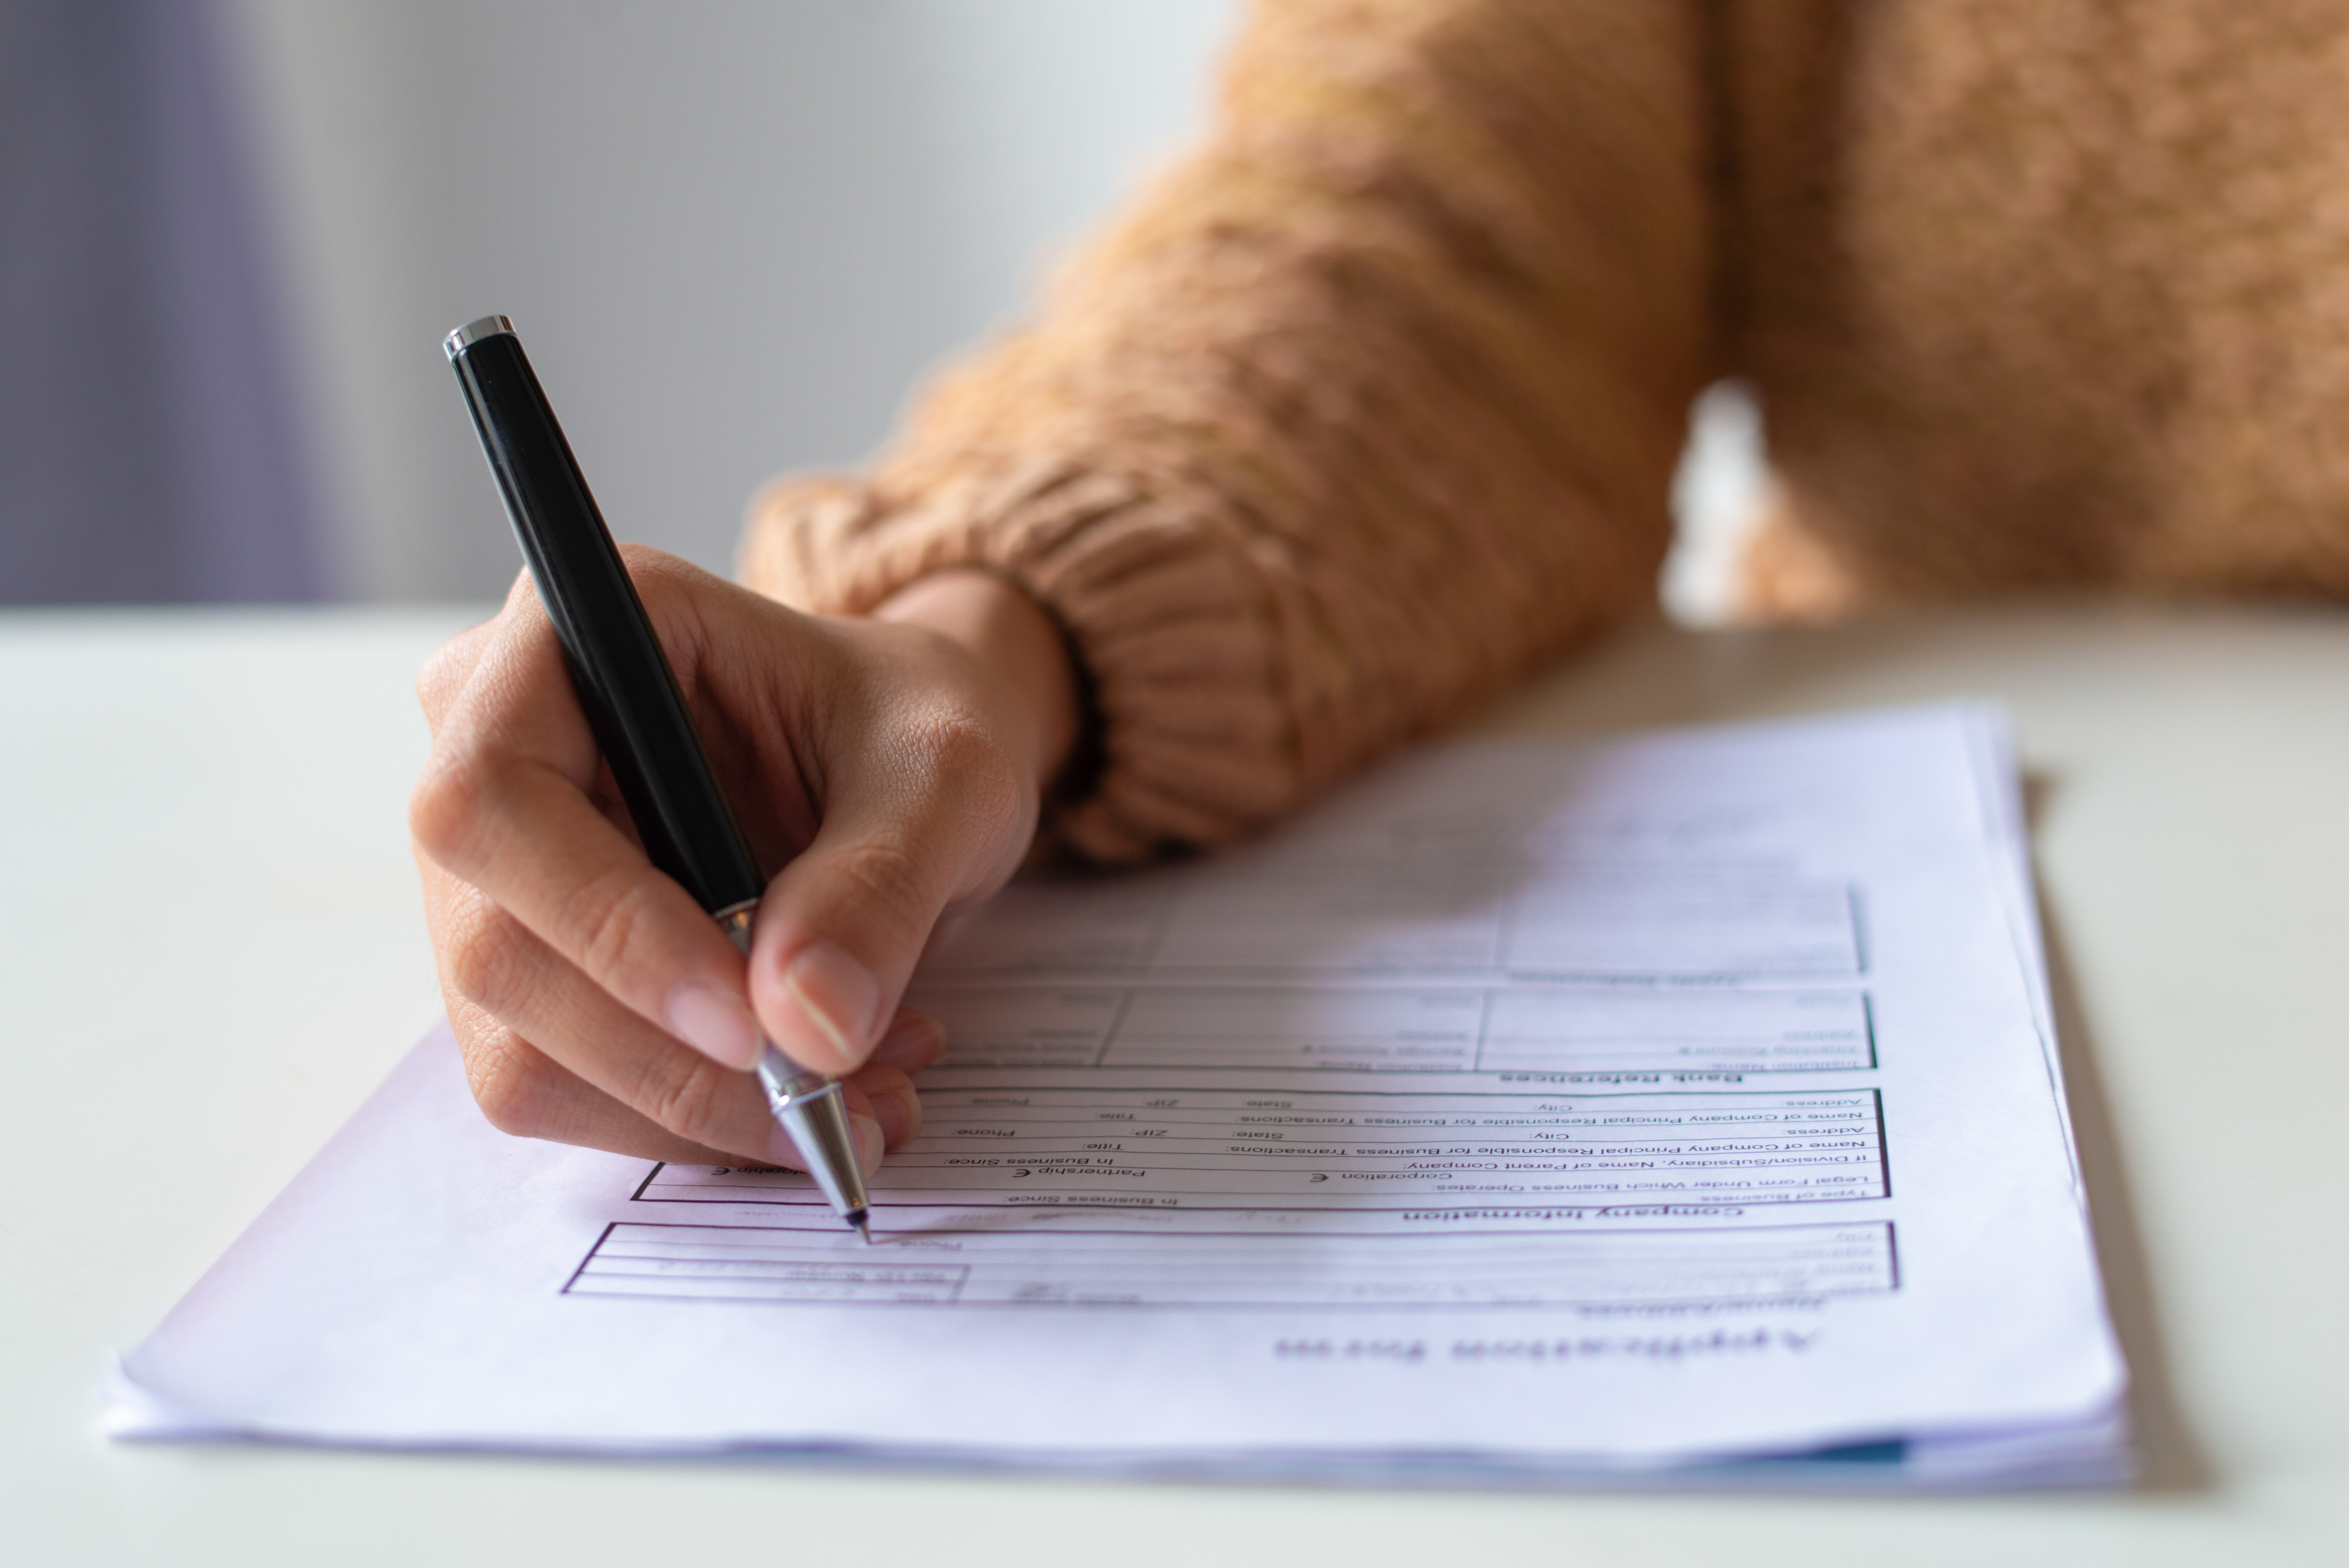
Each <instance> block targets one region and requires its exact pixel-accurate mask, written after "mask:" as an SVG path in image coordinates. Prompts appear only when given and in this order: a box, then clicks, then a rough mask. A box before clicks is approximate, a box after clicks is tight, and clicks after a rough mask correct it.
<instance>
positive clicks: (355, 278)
mask: <svg viewBox="0 0 2349 1568" xmlns="http://www.w3.org/2000/svg"><path fill="white" fill-rule="evenodd" d="M1235 9H1236V8H1235V6H1234V5H1232V4H1231V3H1230V0H784V3H780V4H778V3H774V0H765V3H754V0H672V3H668V4H662V5H648V4H624V3H622V0H226V3H225V4H223V5H222V10H221V15H222V22H223V23H224V24H225V30H226V31H228V32H229V33H231V34H232V35H233V46H234V50H235V53H236V56H237V59H236V66H237V69H238V71H239V73H240V75H241V77H242V82H241V89H240V90H241V97H242V98H243V101H244V102H245V103H246V104H248V105H249V106H250V108H251V120H252V123H253V126H254V132H255V136H254V142H255V145H256V146H257V147H258V148H259V149H260V150H261V152H262V155H263V158H264V170H265V175H266V184H267V186H268V189H269V190H270V191H271V192H272V195H273V199H274V201H273V211H274V222H275V225H276V234H275V238H276V243H277V245H278V248H279V252H280V253H281V254H283V255H284V256H285V258H286V266H285V273H286V275H287V277H288V278H289V280H290V281H291V283H292V285H293V287H292V301H291V304H292V315H293V316H294V318H295V324H296V325H295V334H294V336H295V341H296V343H297V344H298V345H299V346H300V348H301V355H300V362H299V364H298V366H296V370H297V374H298V375H299V377H301V380H302V383H303V386H304V387H305V408H306V409H307V411H308V413H309V416H310V419H309V423H310V427H311V435H312V438H313V439H314V441H315V443H316V449H317V450H318V451H319V452H320V454H321V459H322V460H321V463H320V469H321V472H322V476H323V480H324V488H325V490H326V494H327V496H328V498H329V501H328V508H327V510H328V511H329V513H330V515H331V517H332V519H333V521H334V524H335V532H336V539H335V542H334V545H335V563H336V570H337V571H338V573H340V581H341V583H342V584H343V585H344V586H345V587H346V588H347V591H349V592H351V593H355V594H356V595H357V596H360V597H366V598H419V597H424V598H450V597H480V596H484V595H488V594H492V593H500V592H502V590H503V588H504V586H505V584H506V583H507V582H508V581H509V580H510V579H511V577H512V574H513V571H514V569H515V565H516V556H515V553H514V550H513V546H512V542H511V540H510V539H509V538H508V536H507V533H506V530H505V526H504V522H503V520H502V515H501V513H500V512H499V511H498V508H497V502H496V499H495V495H494V493H493V491H492V489H491V487H490V484H489V480H488V477H487V474H486V472H485V470H484V469H483V468H482V466H481V458H480V456H479V454H478V452H477V451H476V449H475V448H474V446H473V440H472V436H471V430H470V428H469V427H468V426H467V424H466V422H465V418H464V413H463V408H462V406H461V405H460V402H459V400H458V397H457V394H456V389H455V387H454V385H453V383H452V382H451V380H450V374H449V370H448V367H447V366H446V365H445V364H444V363H443V362H442V359H441V356H440V338H441V337H442V335H444V334H446V333H447V332H448V330H449V329H450V327H453V326H455V325H458V324H459V323H460V322H463V321H466V320H469V319H471V317H474V316H477V315H485V314H488V313H491V312H498V313H502V314H504V315H511V316H512V317H513V318H514V321H515V324H516V325H517V326H518V327H519V328H520V329H521V330H522V333H523V340H524V342H525V343H527V344H528V345H529V347H530V350H531V354H532V356H533V359H534V360H535V361H536V363H537V365H538V367H539V371H540V374H541V376H542V377H543V378H544V379H545V381H546V382H547V384H548V390H549V394H550V396H551V397H553V398H554V402H555V406H556V407H557V409H558V410H559V412H560V413H561V414H562V416H563V418H564V423H565V425H566V427H567V428H568V429H569V432H570V435H571V438H572V441H573V443H574V446H575V447H576V448H577V449H578V451H579V455H580V460H581V462H582V463H583V465H585V468H586V469H587V473H588V476H589V479H590V480H591V482H592V483H593V484H594V485H595V489H596V492H597V497H598V499H599V500H601V501H602V503H603V506H604V510H605V514H606V516H607V517H608V518H609V520H610V521H611V523H612V525H613V528H614V531H616V532H617V533H618V534H619V535H620V536H621V537H623V538H633V539H638V540H643V541H646V542H650V543H654V544H658V545H660V546H662V547H664V548H667V549H670V550H674V551H677V552H679V553H681V554H684V555H686V556H688V557H690V558H691V559H693V560H695V561H697V562H701V563H702V564H704V565H707V566H709V567H712V568H715V569H718V570H721V571H722V570H724V569H726V567H727V566H728V564H729V562H730V558H731V552H732V549H733V542H734V537H735V534H736V531H737V530H738V527H739V524H740V516H741V509H742V505H743V502H744V501H745V500H746V499H747V498H748V497H749V495H750V491H751V490H752V489H753V488H754V487H756V486H757V485H758V484H759V483H760V482H761V480H765V479H767V478H768V477H770V476H771V475H772V474H774V473H776V472H779V471H781V470H782V469H790V468H796V467H802V466H812V465H828V464H843V463H848V462H852V461H854V459H857V458H859V457H860V456H862V455H864V453H865V452H867V451H869V450H870V449H872V448H873V447H874V446H875V445H876V444H877V443H878V442H879V441H880V440H881V439H882V438H883V437H884V436H885V433H886V432H887V430H888V428H889V427H890V424H891V421H892V418H893V415H894V414H895V410H896V409H897V408H898V407H899V406H900V404H901V403H902V402H903V401H904V399H905V397H906V395H907V393H908V391H909V390H910V388H911V387H912V386H913V384H914V382H915V381H916V378H917V377H919V375H920V374H921V372H922V371H923V370H924V368H925V367H926V366H930V365H933V364H935V363H936V361H937V360H938V359H939V358H940V357H942V356H945V355H946V354H947V353H948V352H950V351H951V350H952V349H954V348H955V347H957V346H960V345H963V344H967V343H968V342H970V341H972V340H974V339H976V338H977V337H978V336H980V335H982V334H984V333H985V332H986V330H987V329H988V327H989V326H990V325H995V324H997V323H999V322H1000V321H1002V320H1003V319H1005V318H1006V317H1007V316H1008V315H1009V314H1010V313H1011V312H1012V311H1013V310H1014V309H1015V307H1016V306H1017V305H1018V304H1019V301H1020V300H1021V298H1022V297H1023V294H1024V293H1025V291H1026V287H1027V284H1028V283H1029V281H1030V279H1031V278H1032V277H1034V276H1035V275H1036V273H1037V270H1038V267H1039V264H1040V262H1041V261H1042V260H1043V259H1044V258H1045V257H1046V256H1047V255H1048V254H1049V253H1050V249H1051V247H1052V246H1053V245H1054V243H1055V242H1059V241H1061V240H1063V239H1065V238H1067V237H1069V236H1071V235H1073V234H1075V233H1077V232H1080V231H1081V229H1082V228H1083V227H1084V226H1085V224H1086V222H1088V221H1089V220H1090V219H1092V217H1093V216H1094V215H1096V214H1097V213H1098V212H1099V211H1101V210H1102V209H1103V208H1104V207H1105V206H1106V205H1107V204H1108V203H1109V201H1111V200H1112V197H1113V196H1114V194H1115V193H1116V192H1117V191H1118V190H1119V189H1120V188H1121V187H1122V186H1123V184H1124V183H1125V182H1126V181H1127V180H1128V179H1129V178H1130V177H1131V176H1132V175H1133V174H1134V173H1135V172H1136V171H1137V170H1142V169H1144V168H1146V167H1147V166H1148V165H1149V164H1150V163H1151V162H1152V161H1153V160H1155V159H1157V158H1158V157H1160V156H1162V155H1163V154H1164V153H1165V152H1167V151H1168V150H1171V149H1173V148H1174V147H1175V146H1177V145H1178V144H1179V143H1180V142H1181V141H1182V140H1183V139H1184V138H1185V136H1186V135H1188V134H1190V132H1191V131H1192V129H1193V128H1194V127H1195V126H1196V125H1197V124H1198V123H1199V122H1200V121H1201V119H1202V118H1203V112H1204V109H1205V107H1206V94H1207V90H1208V77H1209V67H1210V63H1211V61H1212V59H1213V57H1214V56H1215V53H1216V47H1217V45H1218V43H1219V42H1220V40H1221V39H1222V37H1223V36H1224V35H1225V33H1226V30H1227V28H1228V26H1230V23H1231V20H1232V17H1233V15H1234V12H1235Z"/></svg>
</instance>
